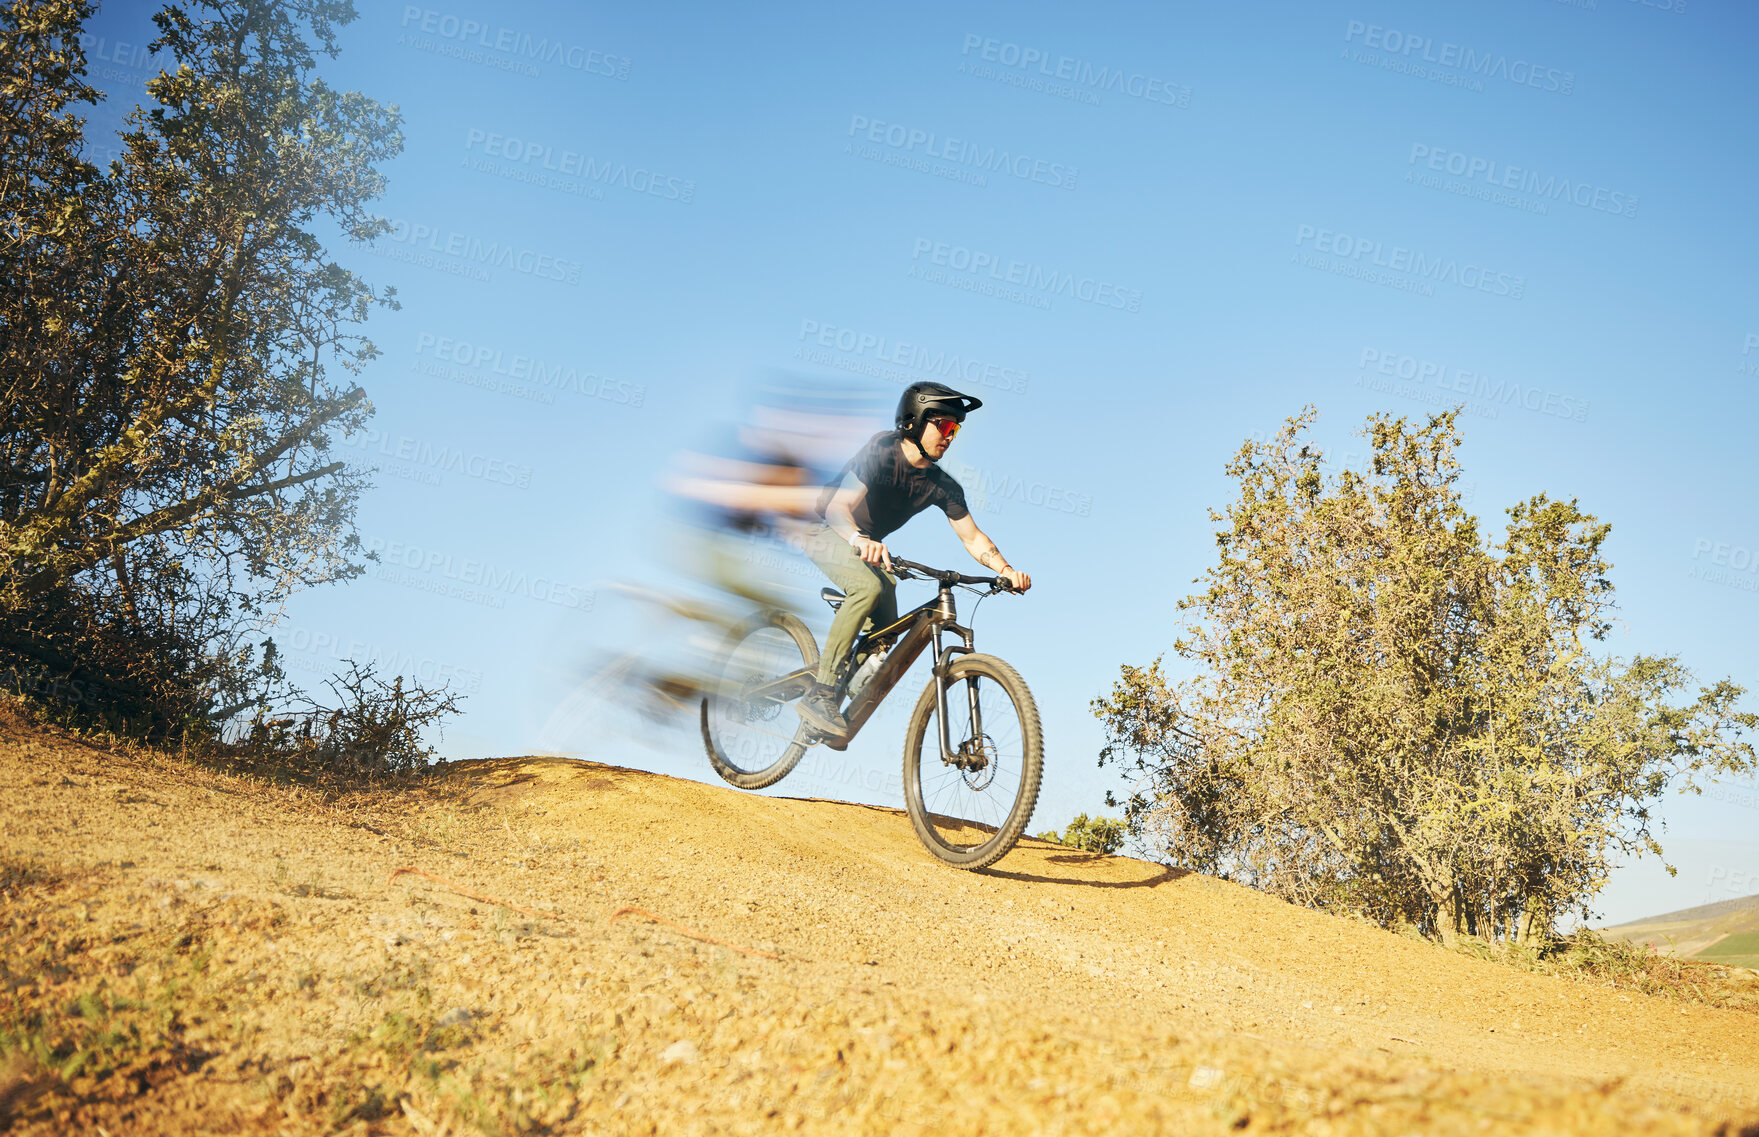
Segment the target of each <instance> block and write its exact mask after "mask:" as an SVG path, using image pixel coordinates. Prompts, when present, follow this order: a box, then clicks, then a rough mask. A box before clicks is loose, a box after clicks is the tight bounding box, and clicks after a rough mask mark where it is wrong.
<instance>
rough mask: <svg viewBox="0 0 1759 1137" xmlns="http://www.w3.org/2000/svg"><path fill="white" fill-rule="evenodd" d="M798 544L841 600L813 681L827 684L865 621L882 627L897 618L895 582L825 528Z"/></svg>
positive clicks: (814, 530) (834, 677) (816, 529)
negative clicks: (841, 597) (840, 596)
mask: <svg viewBox="0 0 1759 1137" xmlns="http://www.w3.org/2000/svg"><path fill="white" fill-rule="evenodd" d="M801 544H802V548H804V549H805V551H806V555H807V556H808V557H811V558H812V563H813V564H815V565H817V566H818V567H819V569H820V570H821V571H822V572H823V573H824V574H825V575H826V576H828V577H830V578H831V583H832V584H834V585H836V586H837V587H838V588H839V589H841V590H842V593H843V595H844V597H845V599H844V601H843V606H842V607H841V608H839V609H837V615H836V618H835V619H833V620H832V621H831V630H830V631H829V632H827V633H826V634H825V649H824V654H823V655H821V656H819V657H818V675H817V679H818V681H819V682H820V683H824V684H827V685H829V684H832V683H835V682H836V681H837V667H838V666H839V665H840V664H841V663H842V662H843V657H844V656H846V655H848V654H849V647H850V645H851V644H853V643H854V642H855V637H856V636H858V635H860V634H861V631H862V628H863V627H864V626H865V625H866V624H867V622H868V621H869V620H872V621H873V626H874V627H876V628H883V627H885V626H886V625H887V624H890V623H892V622H893V621H894V620H896V619H897V618H898V582H897V581H896V580H895V579H893V577H892V575H891V574H890V573H888V572H886V570H885V569H882V568H875V567H874V566H873V565H870V564H868V563H867V562H866V561H863V560H862V559H861V557H860V556H859V555H857V554H856V552H855V550H854V548H852V547H851V546H850V544H849V542H847V541H845V540H843V538H841V537H839V536H837V533H836V530H834V529H832V528H831V527H830V526H828V525H817V526H814V527H813V528H812V529H810V530H808V531H807V534H806V537H805V539H804V540H803V541H802V543H801Z"/></svg>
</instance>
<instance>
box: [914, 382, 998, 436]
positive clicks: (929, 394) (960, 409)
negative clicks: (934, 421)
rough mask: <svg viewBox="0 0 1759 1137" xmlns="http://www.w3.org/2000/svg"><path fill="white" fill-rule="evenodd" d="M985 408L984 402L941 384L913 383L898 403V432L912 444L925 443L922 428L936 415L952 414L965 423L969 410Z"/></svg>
mask: <svg viewBox="0 0 1759 1137" xmlns="http://www.w3.org/2000/svg"><path fill="white" fill-rule="evenodd" d="M981 406H983V400H982V399H975V398H972V397H971V396H970V395H961V394H960V393H959V392H957V391H955V390H953V389H952V388H951V387H948V386H946V385H944V384H941V383H912V384H910V386H908V387H906V388H904V394H903V396H902V397H901V398H900V399H899V400H898V414H897V417H896V419H895V422H896V424H897V427H898V433H899V434H900V435H902V436H903V437H905V438H908V439H909V440H910V441H911V442H917V443H920V442H921V441H922V428H923V427H924V426H926V425H928V420H929V419H931V418H933V417H935V416H936V415H950V416H952V417H953V418H955V419H958V420H959V421H960V422H964V421H965V415H966V413H967V412H968V411H974V410H976V409H977V408H978V407H981Z"/></svg>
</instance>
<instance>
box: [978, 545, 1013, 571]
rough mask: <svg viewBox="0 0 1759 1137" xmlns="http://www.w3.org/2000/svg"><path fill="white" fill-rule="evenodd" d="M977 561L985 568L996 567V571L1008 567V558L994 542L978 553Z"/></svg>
mask: <svg viewBox="0 0 1759 1137" xmlns="http://www.w3.org/2000/svg"><path fill="white" fill-rule="evenodd" d="M977 563H978V564H980V565H982V566H983V567H984V568H987V569H994V570H995V571H996V572H1001V571H1002V570H1003V569H1005V568H1007V567H1008V558H1007V557H1004V556H1002V551H1001V550H1000V549H998V548H996V547H995V544H994V543H993V542H992V543H991V544H990V547H989V548H987V549H985V550H984V551H983V552H981V553H979V554H977Z"/></svg>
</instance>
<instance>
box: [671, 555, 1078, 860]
mask: <svg viewBox="0 0 1759 1137" xmlns="http://www.w3.org/2000/svg"><path fill="white" fill-rule="evenodd" d="M892 569H893V572H894V574H895V575H896V576H897V578H898V579H899V580H932V581H934V582H936V584H937V585H938V589H937V595H936V597H935V598H934V599H933V600H930V601H929V602H928V603H926V604H923V605H921V606H920V607H917V608H915V609H912V610H911V611H910V612H907V613H905V614H904V615H903V616H901V617H899V618H898V619H897V620H896V621H894V622H893V623H891V624H888V625H887V626H886V627H883V628H871V629H869V630H867V631H865V632H863V633H862V634H861V635H860V636H857V637H856V640H855V643H854V644H853V646H852V647H851V648H850V650H849V656H848V658H847V659H844V660H841V661H839V668H838V673H839V678H838V688H839V692H840V693H841V692H842V691H844V690H847V692H848V694H849V696H850V702H849V705H848V707H847V708H846V709H845V710H844V717H845V718H846V719H847V720H848V723H849V729H848V732H847V733H846V734H844V735H843V736H841V737H839V738H821V737H819V735H818V734H817V732H815V731H814V730H813V729H812V728H811V727H810V726H808V725H807V724H806V723H805V722H803V721H802V720H801V719H800V717H799V713H798V712H797V711H796V710H795V709H794V706H793V704H794V703H796V701H797V700H799V699H800V698H801V696H803V695H805V694H806V693H807V692H809V691H811V690H812V685H813V673H814V672H815V671H816V670H817V668H818V661H819V649H818V641H817V640H815V639H814V638H813V635H812V632H811V630H809V629H808V628H807V626H806V624H805V623H804V622H802V621H801V620H800V618H799V617H797V616H795V615H793V614H792V613H789V612H783V611H780V610H778V609H765V610H763V611H760V612H758V613H756V614H755V615H753V616H751V617H750V618H749V619H747V620H746V621H744V622H743V623H742V624H740V625H739V626H738V627H735V628H734V629H733V630H732V631H731V632H730V633H728V635H727V638H726V641H725V643H724V645H723V650H722V653H721V657H720V663H719V664H718V666H717V667H716V669H715V673H714V674H713V675H712V676H711V677H710V679H709V692H708V694H707V695H705V696H704V698H703V700H702V741H703V746H704V747H705V748H706V749H707V750H708V757H709V763H710V764H711V765H712V766H714V768H715V772H716V773H718V774H719V775H720V776H721V777H722V778H724V779H725V780H726V781H727V782H728V783H730V784H732V785H735V786H738V787H739V788H740V789H762V788H763V787H765V786H770V785H774V784H775V783H776V782H778V781H781V780H782V778H784V777H786V776H787V774H788V772H789V771H791V770H793V769H794V767H795V765H796V764H798V763H799V761H800V759H801V756H802V755H804V754H805V753H806V750H807V748H808V747H810V746H813V745H816V744H818V743H820V742H823V743H825V744H826V745H828V746H830V747H832V748H833V749H837V750H841V749H844V748H845V747H847V746H848V745H849V743H850V742H851V741H852V740H853V739H854V738H855V735H856V734H857V733H858V732H859V731H860V730H861V727H862V725H863V724H864V723H866V722H867V720H868V719H869V718H871V717H872V716H873V713H874V711H875V710H876V709H877V708H878V707H879V705H880V703H881V702H883V701H884V700H885V697H886V696H887V695H888V694H890V693H891V691H892V689H893V688H894V687H896V686H897V685H898V682H899V681H900V680H901V679H903V677H904V673H905V672H906V671H908V670H909V669H910V665H911V664H912V663H914V662H916V659H917V658H918V657H919V656H920V655H921V654H922V653H923V652H924V651H926V650H928V649H929V648H930V647H932V648H933V649H934V654H933V658H934V668H933V671H932V674H931V678H930V680H929V683H928V686H927V687H925V688H924V689H923V692H922V694H921V696H920V697H919V698H918V699H917V700H916V709H915V711H914V713H912V714H911V716H910V723H909V725H908V726H907V727H906V728H905V733H904V805H905V808H906V810H907V811H908V812H909V814H910V823H911V825H912V826H913V827H914V828H915V830H916V836H917V838H918V839H919V840H921V842H922V843H923V845H924V846H926V847H927V849H928V851H929V852H931V853H933V854H934V855H935V856H936V857H939V858H940V859H941V860H943V861H945V862H946V863H947V864H950V865H955V866H957V867H959V868H964V869H980V868H984V867H986V866H988V865H992V864H994V863H995V862H996V861H999V860H1000V859H1001V858H1002V857H1004V856H1006V855H1007V853H1008V850H1010V849H1012V848H1013V847H1014V843H1015V842H1016V841H1018V840H1019V839H1020V834H1021V832H1022V831H1024V830H1025V828H1026V825H1027V822H1029V821H1030V820H1031V819H1032V809H1033V806H1035V805H1036V804H1037V802H1038V786H1039V778H1040V776H1041V774H1042V773H1043V768H1044V739H1043V734H1042V731H1041V729H1040V727H1039V721H1038V705H1037V704H1036V703H1034V702H1033V700H1032V692H1031V691H1029V690H1028V689H1027V687H1026V681H1025V680H1024V679H1022V678H1020V673H1019V672H1017V671H1015V670H1014V668H1013V667H1011V666H1009V665H1008V664H1007V663H1006V662H1004V661H1002V660H1000V659H998V658H996V657H995V656H993V655H984V654H982V653H980V652H978V650H977V647H976V643H975V638H974V636H973V633H972V631H971V629H970V628H968V627H966V626H964V625H962V624H960V623H959V618H958V613H957V610H956V609H955V607H954V603H953V591H954V590H955V589H963V590H964V591H966V592H971V593H974V594H976V595H977V596H979V597H987V596H993V595H995V594H996V593H998V592H1008V591H1011V590H1010V589H1009V588H1008V585H1007V582H1006V581H1005V580H1003V579H1002V578H1001V577H995V576H967V575H965V574H964V573H960V572H954V571H951V570H947V569H935V568H930V567H928V566H927V565H922V564H917V563H916V562H915V561H907V560H902V559H900V558H898V557H893V558H892ZM819 595H820V597H821V598H823V600H824V601H825V603H827V604H829V605H830V606H831V609H832V610H833V611H835V610H836V609H837V608H839V607H841V606H842V603H843V594H842V593H841V592H838V591H837V590H836V589H834V588H825V589H823V590H821V591H820V593H819ZM948 632H951V633H953V634H954V635H955V636H957V637H958V639H959V642H957V643H945V642H943V640H942V636H943V635H944V634H945V633H948ZM876 661H877V662H876ZM852 680H854V681H855V682H854V684H853V685H852V684H851V681H852ZM925 742H927V744H928V746H927V749H928V753H927V755H926V756H925V755H924V753H923V750H924V743H925Z"/></svg>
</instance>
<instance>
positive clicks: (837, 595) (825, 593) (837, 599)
mask: <svg viewBox="0 0 1759 1137" xmlns="http://www.w3.org/2000/svg"><path fill="white" fill-rule="evenodd" d="M818 598H819V599H820V600H823V601H824V602H825V603H826V604H829V605H830V606H831V611H833V612H835V611H836V610H837V609H839V608H841V607H842V606H843V601H844V600H846V599H847V597H845V596H844V595H843V594H842V593H841V592H838V591H837V590H836V589H834V588H821V589H819V590H818Z"/></svg>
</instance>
